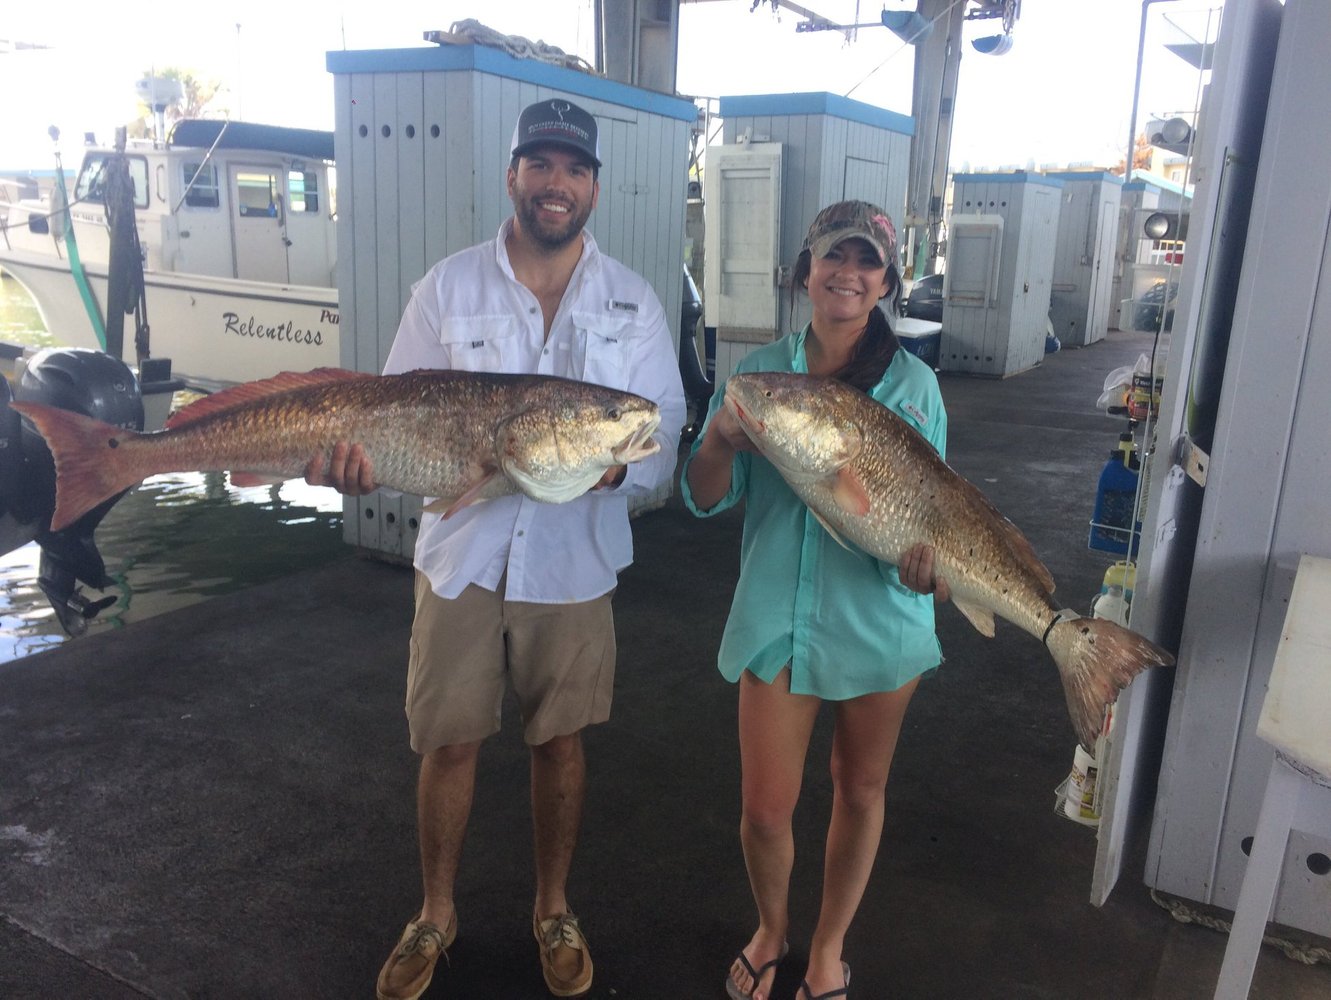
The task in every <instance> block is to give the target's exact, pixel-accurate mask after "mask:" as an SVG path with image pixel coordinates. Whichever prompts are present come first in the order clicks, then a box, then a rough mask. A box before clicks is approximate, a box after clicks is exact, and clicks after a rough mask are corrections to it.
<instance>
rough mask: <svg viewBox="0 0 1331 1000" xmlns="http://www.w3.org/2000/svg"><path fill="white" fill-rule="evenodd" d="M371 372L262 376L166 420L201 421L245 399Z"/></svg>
mask: <svg viewBox="0 0 1331 1000" xmlns="http://www.w3.org/2000/svg"><path fill="white" fill-rule="evenodd" d="M378 377H379V376H377V375H371V374H369V373H368V372H353V371H349V370H348V369H346V368H315V369H314V370H313V371H308V372H282V373H281V374H280V375H274V376H273V377H272V378H265V379H259V380H258V381H256V382H242V383H241V384H240V385H233V386H230V387H229V388H226V389H223V390H222V391H221V392H215V393H213V394H212V395H211V396H204V397H203V398H202V399H200V400H198V401H196V402H193V403H191V404H190V405H189V406H186V407H184V408H183V409H181V410H178V411H176V412H175V413H173V414H171V416H170V417H169V418H168V419H167V421H166V429H167V430H175V429H176V428H178V427H185V426H187V425H189V424H193V423H197V422H198V421H200V420H203V419H204V418H206V417H211V416H213V415H214V414H217V413H221V412H223V411H226V410H230V409H232V408H233V407H236V406H241V405H243V404H245V403H252V402H254V401H255V400H258V399H265V398H267V397H269V396H275V395H277V394H278V393H282V392H291V391H292V390H293V389H308V388H309V387H311V386H316V385H330V384H333V383H336V382H353V381H356V380H357V379H367V378H378Z"/></svg>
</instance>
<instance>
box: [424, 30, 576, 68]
mask: <svg viewBox="0 0 1331 1000" xmlns="http://www.w3.org/2000/svg"><path fill="white" fill-rule="evenodd" d="M448 31H449V34H452V35H457V36H459V37H461V38H465V39H467V40H468V41H470V42H474V43H475V44H477V45H485V46H489V47H490V48H494V49H503V50H504V51H505V52H507V53H508V54H509V55H511V56H514V57H516V58H518V59H539V60H541V61H542V62H548V63H554V64H555V65H556V66H565V67H567V68H569V69H576V70H581V71H582V72H584V73H595V72H596V70H595V68H594V67H593V66H592V65H591V64H590V63H589V62H587V60H586V59H583V58H582V57H581V56H575V55H570V54H569V53H567V52H565V51H564V50H563V49H561V48H559V46H557V45H550V44H547V43H546V42H541V41H536V42H533V41H532V40H531V39H530V38H523V37H522V36H521V35H506V34H504V33H503V32H502V31H496V30H495V29H494V28H490V27H487V26H486V25H484V24H482V23H481V22H480V21H477V20H476V19H475V18H470V17H469V18H467V19H466V20H463V21H454V22H453V24H452V25H451V26H450V27H449V29H448Z"/></svg>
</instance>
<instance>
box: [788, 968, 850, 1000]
mask: <svg viewBox="0 0 1331 1000" xmlns="http://www.w3.org/2000/svg"><path fill="white" fill-rule="evenodd" d="M841 973H842V975H843V976H844V977H845V980H846V985H845V986H843V987H841V988H840V989H839V990H828V991H827V992H826V993H819V994H818V995H817V996H814V993H813V990H811V989H809V982H808V980H807V979H806V980H805V981H803V982H801V983H800V993H802V994H803V995H804V1000H830V998H831V997H846V996H850V966H849V965H847V964H846V963H845V962H842V963H841Z"/></svg>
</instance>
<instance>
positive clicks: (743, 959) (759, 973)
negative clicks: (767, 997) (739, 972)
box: [726, 941, 790, 1000]
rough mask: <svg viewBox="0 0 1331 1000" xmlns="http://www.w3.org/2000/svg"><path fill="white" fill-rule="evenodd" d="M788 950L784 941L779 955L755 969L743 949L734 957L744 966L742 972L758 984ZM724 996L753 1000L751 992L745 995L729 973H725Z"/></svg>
mask: <svg viewBox="0 0 1331 1000" xmlns="http://www.w3.org/2000/svg"><path fill="white" fill-rule="evenodd" d="M789 950H790V945H789V944H788V943H787V942H785V941H783V942H781V953H780V954H779V955H777V956H776V958H774V959H772V960H771V961H770V962H764V963H763V964H762V965H760V966H758V968H756V969H755V968H754V967H753V963H752V962H750V961H749V958H748V956H747V955H745V954H744V950H743V949H740V953H739V954H738V955H737V956H735V957H736V958H738V959H739V961H740V964H741V965H743V966H744V971H745V972H747V973H748V974H749V975H750V976H752V977H753V981H754V982H755V983H759V982H762V978H763V976H765V975H767V973H768V972H770V971H771V970H772V969H775V968H776V967H777V966H778V965H780V964H781V960H782V959H783V958H785V957H786V952H787V951H789ZM726 996H728V997H730V1000H753V992H752V991H750V992H748V993H745V992H744V991H743V990H742V989H740V988H739V986H738V985H737V984H736V983H735V977H734V976H733V975H731V974H730V973H726Z"/></svg>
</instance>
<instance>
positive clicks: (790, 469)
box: [725, 372, 1174, 749]
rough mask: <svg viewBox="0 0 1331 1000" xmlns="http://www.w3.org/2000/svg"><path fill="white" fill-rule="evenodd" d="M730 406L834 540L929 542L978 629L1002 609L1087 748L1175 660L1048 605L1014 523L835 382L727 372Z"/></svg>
mask: <svg viewBox="0 0 1331 1000" xmlns="http://www.w3.org/2000/svg"><path fill="white" fill-rule="evenodd" d="M725 405H726V406H728V407H729V408H730V410H731V412H732V413H734V415H735V417H736V418H737V419H738V420H739V422H740V425H741V426H742V427H743V428H744V431H745V433H746V434H747V435H748V436H749V438H750V439H752V441H753V443H754V446H755V447H756V448H757V449H758V451H759V452H760V453H761V454H762V455H763V457H765V458H766V459H767V460H768V461H769V462H771V463H772V465H773V466H775V467H776V470H777V471H778V472H779V473H780V474H781V476H782V478H783V479H784V480H785V481H786V482H787V483H788V484H789V485H790V488H791V489H792V490H794V492H795V493H796V495H797V496H799V497H800V499H801V500H803V501H804V502H805V503H806V504H807V505H808V507H809V509H810V510H811V511H813V513H814V515H815V516H816V517H817V518H818V519H819V521H820V522H822V524H823V525H824V527H826V528H827V530H828V531H829V532H830V533H831V534H832V535H833V537H835V538H837V540H838V541H841V542H842V544H845V543H846V540H849V541H850V542H853V543H854V544H855V545H857V546H859V547H860V548H861V549H863V550H864V551H865V552H867V553H869V554H870V555H872V556H875V557H877V558H879V559H882V560H883V561H885V562H890V563H896V562H897V561H898V560H899V559H900V558H901V556H902V555H903V554H904V553H905V552H906V551H907V550H908V549H909V548H911V547H912V546H913V545H916V544H918V543H920V542H924V543H927V544H929V545H932V546H933V547H934V550H935V556H934V560H935V562H934V565H935V569H936V572H937V573H938V575H940V576H943V577H945V578H946V579H947V582H948V586H949V587H950V588H951V591H952V600H953V603H955V604H956V606H957V609H958V610H959V611H960V612H961V613H962V614H963V615H965V616H966V618H967V619H968V620H969V621H970V623H971V624H972V625H974V626H975V627H976V629H978V630H979V631H980V632H981V633H982V634H984V635H986V636H989V637H992V636H993V634H994V616H995V615H999V616H1001V617H1003V618H1005V619H1007V620H1008V621H1010V622H1012V623H1013V624H1015V625H1017V626H1019V627H1020V628H1022V629H1024V630H1025V631H1027V632H1029V633H1030V634H1031V635H1033V636H1035V637H1036V638H1038V639H1040V640H1042V641H1043V642H1044V644H1045V645H1046V646H1047V647H1048V648H1049V651H1050V653H1052V654H1053V657H1054V662H1055V663H1056V664H1057V665H1058V671H1059V674H1060V676H1061V677H1062V680H1063V690H1064V694H1065V695H1066V697H1067V704H1068V712H1069V714H1070V715H1071V717H1072V724H1073V728H1074V729H1075V730H1076V733H1077V738H1078V739H1079V740H1080V741H1081V743H1082V745H1083V746H1084V747H1086V748H1087V749H1090V748H1092V747H1094V745H1095V740H1096V736H1097V735H1098V733H1099V732H1100V729H1101V726H1102V724H1103V720H1104V710H1105V708H1106V706H1107V705H1109V704H1111V703H1112V702H1113V701H1114V700H1115V698H1117V696H1118V692H1119V691H1120V690H1121V689H1122V688H1124V687H1126V686H1127V684H1128V683H1129V682H1130V681H1131V680H1132V678H1133V677H1134V676H1136V675H1137V674H1138V673H1139V672H1141V671H1142V670H1145V669H1146V668H1148V667H1152V666H1161V665H1169V664H1172V663H1173V662H1174V658H1173V657H1172V656H1171V655H1170V654H1169V653H1167V652H1166V651H1165V650H1163V649H1161V648H1160V647H1158V646H1156V645H1155V644H1154V643H1152V642H1150V641H1148V640H1147V639H1145V638H1144V637H1142V636H1140V635H1138V634H1137V633H1135V632H1132V631H1130V630H1129V629H1126V628H1123V627H1122V626H1121V625H1118V624H1116V623H1114V622H1110V621H1106V620H1104V619H1099V618H1083V617H1080V616H1079V615H1077V614H1075V613H1074V612H1069V611H1065V610H1061V609H1060V608H1059V606H1058V605H1057V604H1056V603H1054V601H1053V598H1052V595H1053V592H1054V579H1053V577H1052V575H1051V574H1050V573H1049V570H1048V569H1046V568H1045V566H1044V564H1043V563H1042V562H1041V561H1040V559H1039V557H1038V556H1037V555H1036V554H1035V550H1034V548H1033V547H1032V546H1031V543H1030V542H1029V541H1028V540H1027V538H1026V536H1025V535H1023V534H1022V533H1021V531H1020V529H1018V528H1017V526H1016V525H1015V524H1013V523H1012V522H1011V521H1009V520H1008V519H1007V518H1006V517H1004V516H1003V515H1002V514H1001V513H999V512H998V510H997V509H996V508H995V507H994V505H993V504H992V503H990V502H989V500H988V499H987V498H986V497H985V496H984V494H983V493H981V492H980V491H979V490H978V489H977V488H976V487H975V486H974V485H972V484H971V483H969V482H967V481H966V480H965V479H963V478H962V477H961V476H959V475H958V474H957V473H956V472H954V471H953V470H952V469H951V468H950V467H949V466H948V465H947V463H946V462H944V461H943V460H942V459H941V458H940V457H939V456H938V453H937V452H936V451H934V449H933V447H932V446H931V445H930V444H929V443H928V442H927V441H926V440H925V439H924V438H923V437H922V436H921V435H920V434H919V433H918V432H917V431H916V430H915V429H914V428H912V427H911V426H910V425H909V424H907V423H906V422H905V421H904V420H902V419H901V418H900V417H899V416H897V415H896V414H895V413H893V412H892V411H891V410H889V409H888V408H887V407H885V406H883V405H881V404H880V403H878V402H876V401H875V400H873V399H871V398H870V397H869V396H867V395H866V394H865V393H863V392H860V391H859V390H857V389H854V388H852V387H851V386H848V385H846V384H845V383H844V382H840V381H838V380H836V379H832V378H822V377H817V376H810V375H793V374H786V373H767V372H760V373H751V374H741V375H734V376H731V378H730V380H729V381H728V382H727V383H726V396H725Z"/></svg>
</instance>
